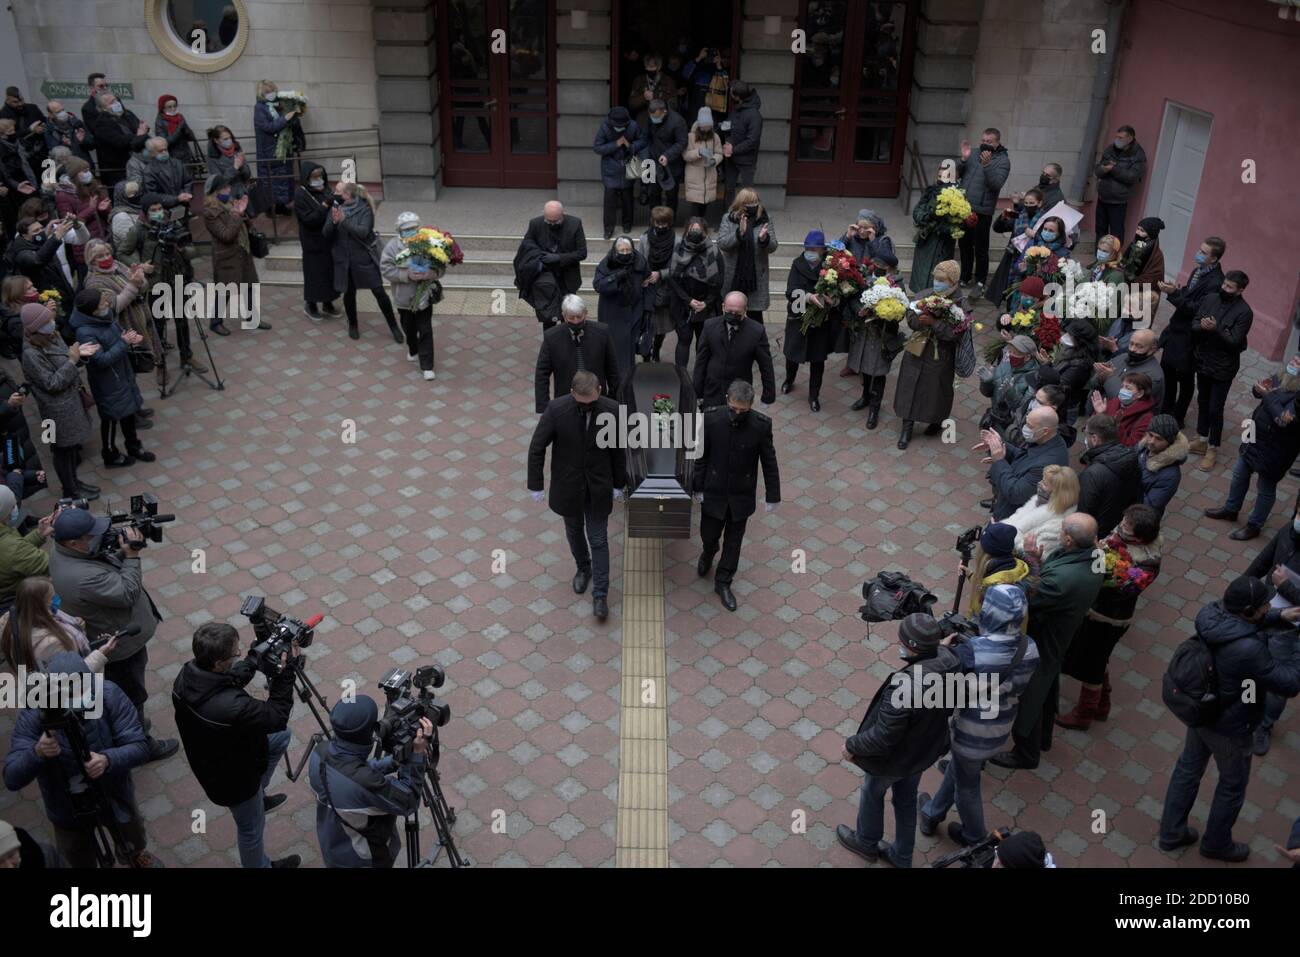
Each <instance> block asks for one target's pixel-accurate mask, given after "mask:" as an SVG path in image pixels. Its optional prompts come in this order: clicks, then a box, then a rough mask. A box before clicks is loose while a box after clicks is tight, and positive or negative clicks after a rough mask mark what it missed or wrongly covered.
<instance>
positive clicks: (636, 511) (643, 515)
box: [619, 362, 698, 538]
mask: <svg viewBox="0 0 1300 957" xmlns="http://www.w3.org/2000/svg"><path fill="white" fill-rule="evenodd" d="M656 395H667V396H671V397H672V400H673V405H674V407H675V409H676V410H677V412H678V413H679V414H681V415H694V414H695V411H696V400H695V390H694V389H693V388H692V387H691V382H690V379H689V378H688V377H687V376H686V373H685V371H684V370H682V369H679V368H677V366H675V365H673V364H672V363H670V362H649V363H641V364H639V365H637V366H636V368H635V370H634V371H633V373H632V375H631V376H630V377H629V378H628V380H627V382H625V383H624V384H623V388H622V390H621V393H620V397H619V398H620V402H621V403H622V404H623V406H624V408H625V410H626V414H627V415H628V417H629V418H631V417H632V416H633V414H636V413H640V414H642V415H645V416H652V414H653V412H654V397H655V396H656ZM678 424H679V425H681V423H680V422H679V423H678ZM674 435H675V436H676V438H677V441H676V442H675V444H676V445H677V446H678V447H676V448H644V447H643V448H628V449H627V473H628V487H629V490H630V493H629V495H628V498H627V509H626V512H627V514H626V522H627V526H626V528H627V532H626V534H627V535H628V536H629V537H631V538H690V537H691V503H692V499H691V494H690V488H691V479H692V476H693V473H694V460H693V459H692V458H690V456H689V455H688V452H687V449H686V447H685V445H686V441H685V440H687V439H690V438H692V437H693V438H694V439H695V440H697V441H698V436H697V435H696V434H695V433H694V431H693V430H689V429H685V430H683V429H678V430H677V431H676V432H675V433H674Z"/></svg>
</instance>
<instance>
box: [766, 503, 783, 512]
mask: <svg viewBox="0 0 1300 957" xmlns="http://www.w3.org/2000/svg"><path fill="white" fill-rule="evenodd" d="M779 504H780V503H779V502H764V503H763V512H764V513H770V512H775V511H776V507H777V505H779Z"/></svg>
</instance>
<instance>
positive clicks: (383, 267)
mask: <svg viewBox="0 0 1300 957" xmlns="http://www.w3.org/2000/svg"><path fill="white" fill-rule="evenodd" d="M405 248H406V244H405V243H403V242H402V239H401V237H400V236H394V237H393V238H392V239H390V240H389V241H388V243H387V245H385V246H384V251H383V253H382V254H381V255H380V257H379V272H380V274H381V275H382V276H383V277H384V278H385V279H387V280H388V282H389V285H390V286H391V288H392V291H393V303H394V305H396V306H397V308H398V309H414V310H420V309H423V308H424V307H425V306H427V305H429V303H430V301H431V300H432V297H433V285H432V283H433V281H435V280H438V279H440V278H442V275H443V273H444V272H445V271H446V267H444V266H441V265H439V264H438V263H433V264H431V265H430V266H429V270H428V278H427V279H421V280H419V281H418V282H417V281H416V280H413V279H411V263H410V260H407V261H406V262H403V263H401V264H399V263H398V262H397V254H398V253H399V252H401V251H402V250H403V249H405ZM426 282H428V283H429V285H428V286H427V287H426V288H425V289H424V290H423V292H422V293H421V294H420V298H419V301H416V293H417V292H419V291H420V286H421V285H422V284H424V283H426Z"/></svg>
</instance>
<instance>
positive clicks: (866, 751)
mask: <svg viewBox="0 0 1300 957" xmlns="http://www.w3.org/2000/svg"><path fill="white" fill-rule="evenodd" d="M905 660H906V662H907V664H906V666H905V667H903V668H900V669H898V670H897V671H895V672H894V673H893V674H892V675H890V676H889V678H888V679H886V680H885V682H884V683H883V684H882V685H881V686H880V688H879V690H877V691H876V694H875V697H873V698H872V699H871V705H870V707H868V708H867V713H866V715H865V716H863V718H862V723H861V724H860V725H859V726H858V733H857V734H855V735H853V736H852V737H850V738H849V739H848V740H847V741H845V743H844V748H845V750H846V751H848V752H849V754H850V755H851V756H852V760H853V763H854V764H856V765H857V766H858V767H860V768H862V770H863V771H865V772H867V773H868V774H870V775H873V776H877V777H885V778H903V777H909V776H911V775H913V774H919V773H920V772H921V771H924V770H925V769H926V768H928V767H929V766H930V765H932V764H934V762H935V761H937V760H938V759H939V757H940V756H941V755H942V754H943V753H944V752H945V751H947V750H948V743H949V737H948V718H949V716H950V715H951V714H952V708H951V707H934V706H932V705H931V706H928V707H927V706H926V704H925V703H923V702H927V701H933V696H934V692H933V691H931V692H930V697H929V698H928V699H927V698H926V697H925V690H926V687H927V686H928V685H930V684H931V683H932V682H934V681H940V682H942V681H944V680H945V678H944V676H945V675H949V674H953V675H956V674H958V673H959V672H960V671H961V664H960V662H959V661H958V660H957V656H956V654H954V653H953V652H952V650H951V649H949V648H947V647H944V646H943V645H940V646H939V649H938V651H937V653H936V654H935V655H934V656H933V657H930V658H919V659H918V658H907V659H905ZM940 697H941V699H948V698H949V697H950V696H949V695H947V694H944V695H941V696H940Z"/></svg>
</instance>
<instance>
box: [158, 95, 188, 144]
mask: <svg viewBox="0 0 1300 957" xmlns="http://www.w3.org/2000/svg"><path fill="white" fill-rule="evenodd" d="M174 99H176V97H174V96H172V95H171V94H170V93H164V94H163V95H162V96H160V97H158V115H159V116H161V117H162V118H163V122H164V123H166V124H167V135H168V136H171V135H172V134H174V133H175V132H176V131H177V130H178V129H180V127H181V124H182V123H184V122H185V116H184V115H183V114H182V113H181V111H180V110H177V111H176V115H175V116H168V115H167V114H166V113H164V112H163V104H164V103H166V102H167V101H168V100H174Z"/></svg>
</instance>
